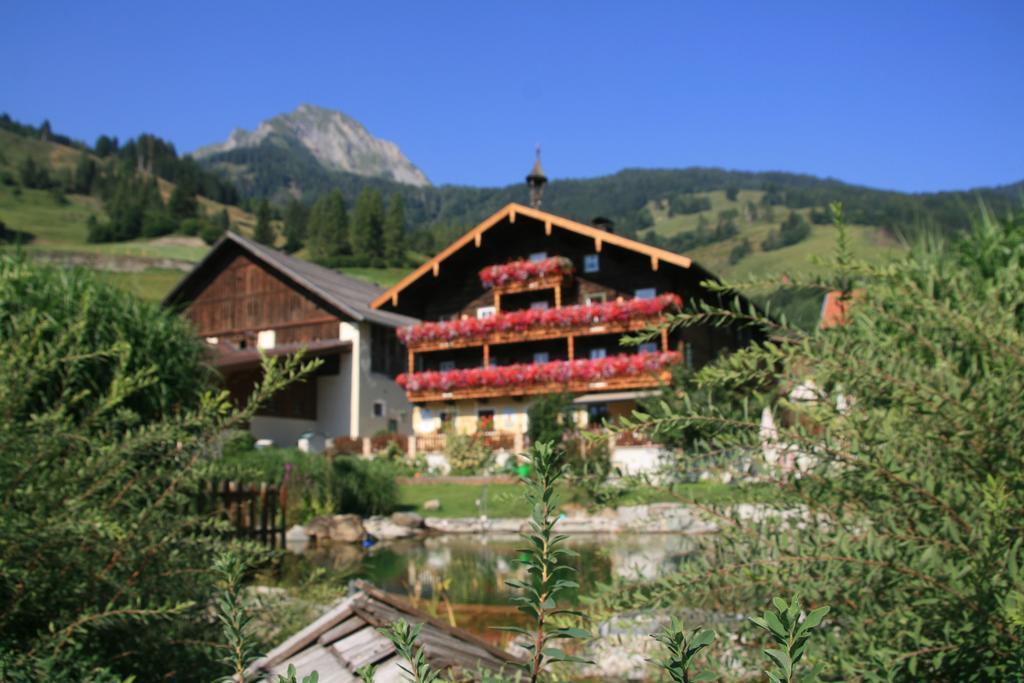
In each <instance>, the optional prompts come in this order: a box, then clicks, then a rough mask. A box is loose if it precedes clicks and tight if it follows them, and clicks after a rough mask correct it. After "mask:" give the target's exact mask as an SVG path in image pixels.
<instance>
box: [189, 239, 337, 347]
mask: <svg viewBox="0 0 1024 683" xmlns="http://www.w3.org/2000/svg"><path fill="white" fill-rule="evenodd" d="M184 315H185V317H186V318H188V319H189V320H191V321H192V324H193V325H195V328H196V331H197V332H198V333H199V335H200V336H202V337H217V338H218V339H220V340H223V341H226V342H228V343H232V344H235V345H237V346H239V347H240V348H245V347H246V346H248V345H251V344H252V343H253V340H254V339H255V335H256V333H257V332H258V331H260V330H274V331H275V335H276V344H277V345H281V346H284V345H287V344H299V343H303V342H311V341H317V340H321V339H337V337H338V323H339V322H341V319H340V318H339V317H338V316H337V315H334V314H332V313H330V312H328V311H327V310H326V309H325V308H324V307H322V306H320V305H318V304H317V303H316V302H315V301H313V300H312V299H310V298H309V297H308V296H307V295H305V294H304V293H302V292H300V291H298V290H297V289H296V288H295V287H294V285H292V284H291V283H289V282H287V281H285V280H284V279H282V278H280V277H279V276H277V275H276V274H275V273H272V272H271V271H270V270H268V269H267V268H266V267H265V266H264V265H262V264H260V263H258V262H256V261H255V260H253V259H252V258H251V257H249V256H248V255H246V254H241V253H239V254H236V255H234V256H233V257H232V258H231V259H230V260H229V261H228V263H227V264H226V265H225V266H224V267H223V269H221V270H220V271H219V272H218V273H217V274H216V275H215V276H214V277H213V279H212V280H211V281H210V283H209V284H208V285H207V286H206V287H204V288H203V289H202V290H201V291H200V292H199V294H198V295H197V296H196V298H195V299H194V300H192V301H191V302H189V304H188V306H187V307H186V308H185V311H184Z"/></svg>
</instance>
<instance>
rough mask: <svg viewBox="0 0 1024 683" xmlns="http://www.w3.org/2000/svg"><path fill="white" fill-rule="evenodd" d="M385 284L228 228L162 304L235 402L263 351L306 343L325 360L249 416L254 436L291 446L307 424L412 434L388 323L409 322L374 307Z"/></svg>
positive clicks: (352, 433)
mask: <svg viewBox="0 0 1024 683" xmlns="http://www.w3.org/2000/svg"><path fill="white" fill-rule="evenodd" d="M383 291H384V290H383V289H382V288H380V287H378V286H376V285H373V284H370V283H368V282H364V281H362V280H358V279H356V278H352V277H348V276H346V275H343V274H341V273H338V272H336V271H333V270H330V269H328V268H324V267H322V266H318V265H316V264H314V263H310V262H308V261H303V260H301V259H297V258H294V257H292V256H289V255H287V254H284V253H282V252H280V251H277V250H275V249H272V248H270V247H267V246H264V245H261V244H257V243H256V242H253V241H251V240H248V239H246V238H244V237H242V236H241V235H238V234H236V233H233V232H229V233H227V234H225V236H224V237H223V238H221V240H220V241H219V242H217V243H216V244H215V245H214V246H213V248H212V250H211V251H210V253H209V254H208V255H207V256H206V258H205V259H203V260H202V261H201V262H200V263H199V264H198V265H196V267H195V268H194V269H193V270H192V272H191V273H189V274H188V275H187V276H185V278H184V279H183V280H182V281H181V282H180V283H178V285H177V286H176V287H175V288H174V290H173V291H171V293H170V294H169V295H168V296H167V298H166V299H165V302H164V303H165V304H166V305H168V306H172V307H175V308H177V309H180V310H181V312H182V314H183V315H184V316H185V317H186V318H188V319H189V320H190V321H192V324H193V325H194V326H195V328H196V332H197V333H198V334H199V336H200V337H202V338H203V339H205V340H206V342H207V344H209V346H210V349H211V352H212V359H213V363H214V364H215V365H216V367H217V368H218V369H219V370H220V372H221V373H222V375H223V377H224V382H225V385H226V386H227V388H228V389H229V390H230V391H231V393H232V395H233V396H235V397H236V398H237V399H238V400H243V399H244V398H245V397H246V396H247V395H248V393H249V391H250V389H251V388H252V386H253V383H254V382H255V381H256V380H257V379H258V377H259V363H260V353H261V352H262V353H266V354H271V355H274V354H287V353H292V352H294V351H297V350H298V349H300V348H304V349H306V350H307V354H308V355H311V356H317V357H320V358H323V359H324V364H323V365H322V366H321V367H320V368H319V370H318V371H317V373H316V376H315V377H313V378H311V379H309V380H307V381H305V382H302V383H298V384H294V385H292V386H290V387H288V388H287V389H285V390H284V391H282V392H281V393H279V394H278V395H277V396H275V397H274V399H273V400H272V401H271V403H270V404H269V405H267V406H265V407H264V408H262V409H261V410H260V412H259V414H258V415H257V416H256V417H255V418H254V419H253V421H252V423H251V429H252V432H253V434H254V435H255V436H256V437H257V438H262V439H270V440H272V441H273V442H274V443H275V444H278V445H295V443H296V441H297V439H298V438H299V436H300V435H302V434H303V433H307V432H312V433H314V434H318V435H322V436H323V437H325V438H333V437H362V436H370V435H372V434H373V433H375V432H377V431H380V430H388V431H392V432H403V433H409V432H410V430H411V406H410V404H409V403H408V401H407V400H406V397H405V393H404V392H403V391H402V389H401V388H400V387H399V386H398V385H397V384H396V383H395V381H394V378H395V376H396V375H397V374H398V373H399V372H400V371H401V370H403V369H404V353H403V350H402V348H401V345H400V344H399V343H398V340H397V337H396V335H395V330H396V328H398V327H400V326H403V325H409V324H411V323H414V322H416V321H415V320H414V319H412V318H410V317H408V316H405V315H402V314H399V313H394V312H390V311H384V310H379V309H375V308H373V307H372V306H371V305H370V304H371V302H372V301H373V300H374V299H376V298H378V297H380V295H381V294H382V293H383Z"/></svg>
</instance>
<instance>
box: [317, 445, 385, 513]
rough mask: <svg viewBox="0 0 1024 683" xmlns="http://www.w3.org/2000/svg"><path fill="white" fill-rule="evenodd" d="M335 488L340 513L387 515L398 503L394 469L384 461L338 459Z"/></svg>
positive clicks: (335, 499)
mask: <svg viewBox="0 0 1024 683" xmlns="http://www.w3.org/2000/svg"><path fill="white" fill-rule="evenodd" d="M332 491H333V492H334V493H333V495H334V501H335V509H336V510H337V511H338V512H350V513H354V514H357V515H386V514H390V513H392V512H394V511H395V508H396V507H397V505H398V484H397V483H395V468H394V466H393V465H391V463H388V462H386V461H384V460H361V459H359V458H351V457H349V458H338V459H336V460H335V461H334V478H333V483H332Z"/></svg>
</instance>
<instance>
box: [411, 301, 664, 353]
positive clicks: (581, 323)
mask: <svg viewBox="0 0 1024 683" xmlns="http://www.w3.org/2000/svg"><path fill="white" fill-rule="evenodd" d="M680 306H682V300H681V299H680V298H679V296H677V295H675V294H662V295H661V296H658V297H655V298H654V299H630V300H627V301H609V302H606V303H602V304H585V305H580V306H566V307H563V308H549V309H547V310H543V311H541V310H534V309H528V310H525V311H513V312H511V313H499V314H498V315H495V316H491V317H490V318H484V319H482V320H480V319H477V318H464V319H462V320H448V321H444V322H425V323H419V324H418V325H412V326H410V327H403V328H401V329H399V330H398V338H399V339H400V340H401V341H402V342H403V343H405V344H410V343H411V344H417V343H423V342H438V341H448V342H450V341H455V340H471V339H484V338H486V337H489V336H490V335H492V334H495V333H511V332H525V331H527V330H535V329H563V330H568V329H573V328H579V327H587V326H593V325H602V324H607V323H624V322H630V321H633V320H643V319H645V318H654V317H656V316H659V315H661V314H662V313H664V312H666V311H674V310H678V309H679V307H680Z"/></svg>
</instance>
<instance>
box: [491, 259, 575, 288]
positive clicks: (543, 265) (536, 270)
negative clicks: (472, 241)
mask: <svg viewBox="0 0 1024 683" xmlns="http://www.w3.org/2000/svg"><path fill="white" fill-rule="evenodd" d="M573 270H574V269H573V265H572V261H570V260H569V259H567V258H565V257H564V256H552V257H550V258H546V259H544V260H542V261H529V260H527V259H520V260H518V261H511V262H509V263H502V264H500V265H494V266H487V267H486V268H484V269H483V270H481V271H480V282H481V283H482V284H483V286H484V287H486V288H487V289H490V288H492V287H500V286H501V285H507V284H509V283H511V282H528V281H530V280H536V279H539V278H543V277H547V276H549V275H556V274H562V275H571V274H572V272H573Z"/></svg>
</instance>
